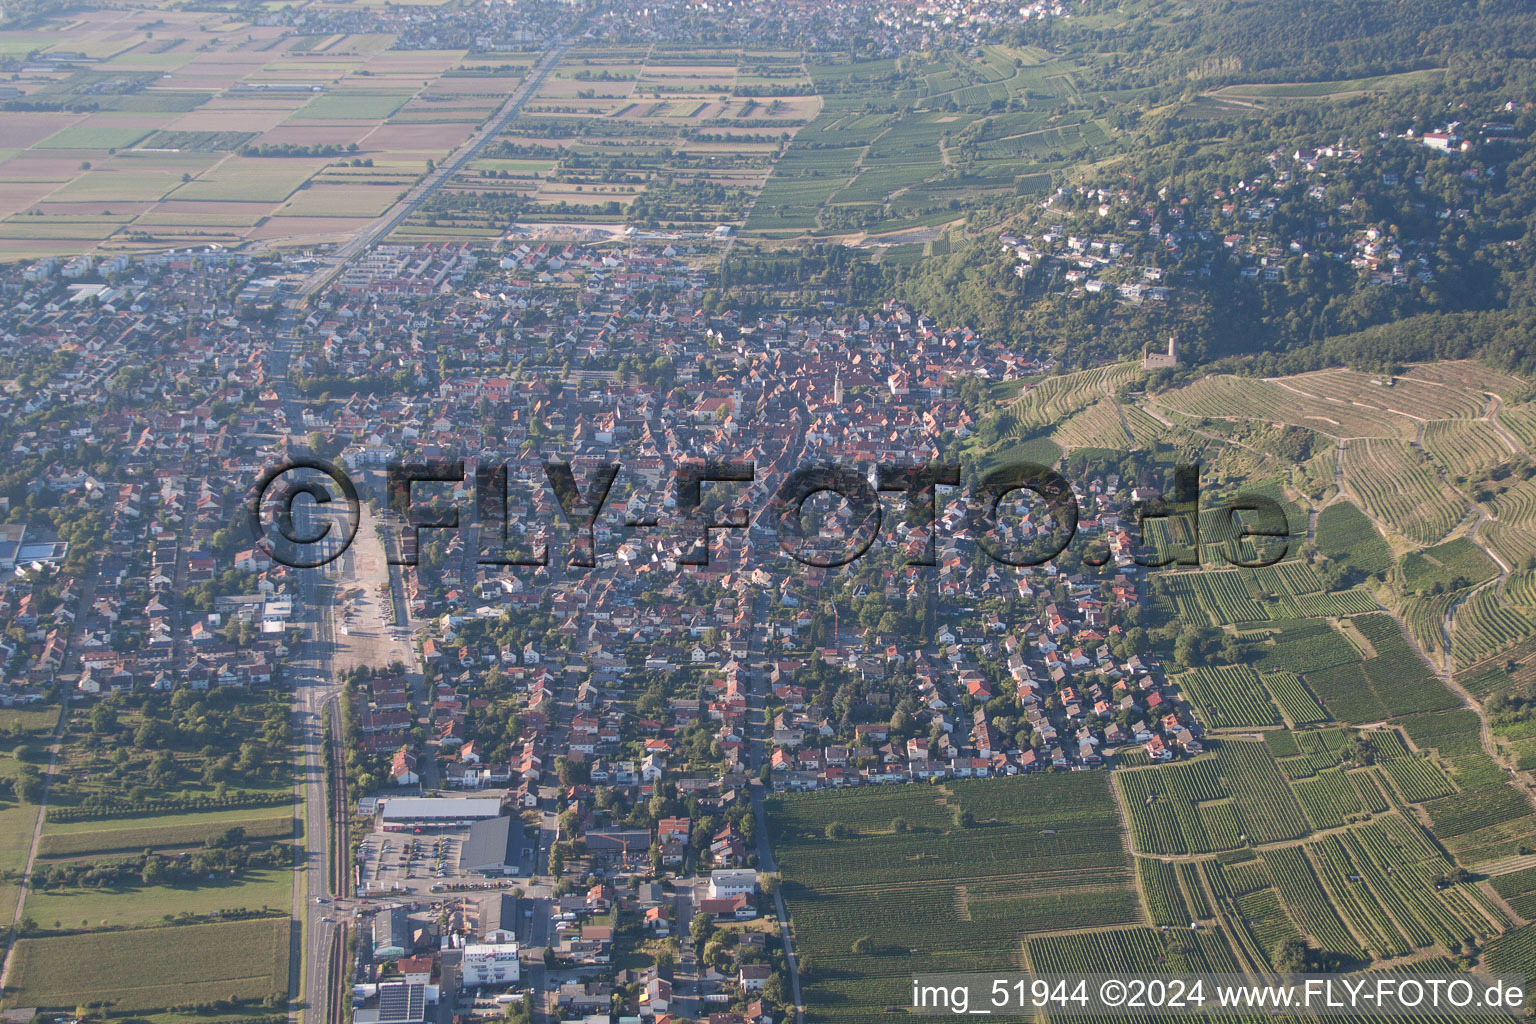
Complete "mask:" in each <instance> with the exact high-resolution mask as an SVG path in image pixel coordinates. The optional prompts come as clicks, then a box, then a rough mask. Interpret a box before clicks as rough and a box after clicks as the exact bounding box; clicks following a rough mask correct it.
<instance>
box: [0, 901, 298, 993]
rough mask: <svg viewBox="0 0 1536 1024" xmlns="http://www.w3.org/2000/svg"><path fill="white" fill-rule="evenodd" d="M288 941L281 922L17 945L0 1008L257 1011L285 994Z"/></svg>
mask: <svg viewBox="0 0 1536 1024" xmlns="http://www.w3.org/2000/svg"><path fill="white" fill-rule="evenodd" d="M289 933H290V927H289V921H288V918H287V917H279V918H258V919H254V920H249V921H232V922H223V923H219V924H197V925H183V926H174V927H168V928H140V929H129V930H124V931H114V932H102V933H97V934H79V935H57V936H46V937H43V938H23V939H19V940H17V943H16V948H15V951H14V952H13V954H12V956H13V964H12V974H11V979H10V986H9V987H8V989H7V992H6V995H5V998H4V1001H3V1003H0V1005H4V1006H6V1007H14V1006H39V1007H50V1008H54V1009H60V1010H72V1009H73V1008H74V1007H76V1006H78V1005H80V1004H82V1003H87V1004H97V1005H101V1006H104V1007H107V1008H109V1009H111V1010H112V1011H114V1012H117V1013H131V1012H135V1011H143V1010H160V1009H164V1008H165V1007H167V1006H181V1005H188V1004H194V1003H212V1002H215V1001H219V1000H234V1001H235V1002H237V1003H239V1004H244V1005H247V1006H249V1007H251V1008H252V1009H255V1008H257V1007H258V1006H259V1005H260V1004H261V1002H262V1000H266V999H270V998H274V997H277V998H281V997H282V996H283V995H284V994H285V993H286V992H287V990H288V950H289ZM84 963H89V964H91V965H92V967H91V969H90V970H89V971H81V970H80V965H81V964H84Z"/></svg>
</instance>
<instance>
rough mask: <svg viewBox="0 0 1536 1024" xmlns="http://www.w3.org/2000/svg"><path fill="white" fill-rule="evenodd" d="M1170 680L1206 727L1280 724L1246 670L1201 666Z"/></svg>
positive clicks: (1230, 667) (1256, 679) (1254, 679)
mask: <svg viewBox="0 0 1536 1024" xmlns="http://www.w3.org/2000/svg"><path fill="white" fill-rule="evenodd" d="M1174 678H1175V680H1176V681H1177V682H1178V684H1179V686H1180V687H1181V688H1183V689H1185V690H1187V691H1188V693H1189V696H1190V699H1191V700H1193V701H1194V702H1195V704H1196V705H1198V706H1199V708H1200V710H1201V712H1202V713H1203V717H1204V719H1205V722H1206V724H1208V725H1210V726H1212V727H1214V728H1218V729H1222V728H1257V727H1260V726H1267V725H1279V724H1280V714H1279V712H1277V711H1276V710H1275V706H1274V705H1273V704H1271V703H1270V701H1269V696H1268V694H1267V692H1266V691H1265V689H1264V687H1263V686H1262V685H1261V684H1260V683H1259V677H1258V676H1257V675H1256V674H1255V673H1254V671H1253V670H1252V669H1250V668H1243V667H1241V666H1237V665H1219V666H1201V667H1200V668H1196V669H1193V670H1191V671H1189V672H1185V673H1183V674H1182V675H1179V676H1175V677H1174Z"/></svg>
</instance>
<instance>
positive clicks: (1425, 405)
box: [1285, 369, 1488, 419]
mask: <svg viewBox="0 0 1536 1024" xmlns="http://www.w3.org/2000/svg"><path fill="white" fill-rule="evenodd" d="M1285 383H1286V385H1287V386H1288V387H1289V388H1290V389H1292V390H1293V391H1295V392H1300V393H1302V394H1307V395H1315V396H1317V397H1318V398H1320V399H1324V400H1327V401H1331V402H1334V403H1338V404H1340V405H1345V406H1357V407H1358V406H1368V407H1373V408H1376V409H1380V410H1382V411H1384V412H1388V413H1396V414H1398V415H1400V416H1406V417H1409V418H1412V419H1423V418H1425V415H1426V413H1428V412H1431V411H1432V412H1433V414H1434V416H1435V417H1436V418H1437V419H1438V418H1454V419H1467V418H1472V417H1477V416H1481V415H1482V414H1483V410H1484V409H1485V408H1486V407H1487V405H1488V399H1487V398H1486V397H1485V396H1484V395H1483V394H1482V391H1481V389H1480V388H1478V387H1475V386H1469V385H1468V384H1466V383H1461V382H1442V381H1435V380H1432V379H1431V378H1429V377H1426V376H1422V375H1408V374H1405V375H1402V376H1397V377H1391V378H1385V379H1384V378H1382V377H1380V376H1378V375H1377V374H1372V373H1362V372H1360V371H1358V370H1344V369H1335V370H1318V371H1315V372H1313V373H1302V374H1297V375H1296V376H1294V377H1289V378H1287V379H1286V381H1285Z"/></svg>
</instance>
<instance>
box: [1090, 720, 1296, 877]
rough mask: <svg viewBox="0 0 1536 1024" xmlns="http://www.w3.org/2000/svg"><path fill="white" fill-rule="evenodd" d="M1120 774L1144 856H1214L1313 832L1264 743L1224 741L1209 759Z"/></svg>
mask: <svg viewBox="0 0 1536 1024" xmlns="http://www.w3.org/2000/svg"><path fill="white" fill-rule="evenodd" d="M1114 774H1115V785H1116V786H1118V787H1119V789H1120V795H1121V799H1122V802H1123V803H1124V805H1125V807H1126V809H1127V811H1128V813H1129V815H1130V819H1131V839H1132V842H1133V843H1134V845H1135V848H1136V851H1137V852H1138V853H1149V854H1165V855H1166V854H1193V853H1212V852H1216V851H1219V850H1234V849H1237V848H1239V847H1242V846H1245V845H1247V844H1249V843H1268V842H1278V841H1281V840H1284V839H1296V838H1299V837H1301V836H1303V835H1306V834H1307V832H1308V831H1309V827H1308V825H1307V821H1306V818H1305V816H1304V815H1303V813H1302V810H1301V807H1300V806H1299V805H1298V804H1297V802H1296V798H1295V796H1294V795H1293V794H1292V792H1291V789H1290V787H1289V785H1288V784H1287V782H1286V780H1285V776H1284V775H1282V774H1281V772H1280V770H1279V767H1278V766H1277V765H1276V763H1275V760H1274V757H1273V756H1272V755H1271V754H1270V752H1269V750H1268V749H1267V748H1266V746H1265V744H1263V743H1261V742H1256V741H1253V740H1223V741H1221V742H1220V743H1219V744H1216V745H1215V751H1214V753H1212V754H1211V755H1209V756H1203V757H1199V758H1195V759H1193V760H1189V761H1182V762H1178V763H1175V764H1168V765H1157V766H1153V767H1148V768H1135V769H1127V770H1123V771H1117V772H1115V773H1114Z"/></svg>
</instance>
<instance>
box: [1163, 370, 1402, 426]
mask: <svg viewBox="0 0 1536 1024" xmlns="http://www.w3.org/2000/svg"><path fill="white" fill-rule="evenodd" d="M1159 403H1160V404H1161V405H1163V406H1164V407H1166V408H1168V409H1171V410H1173V411H1174V412H1179V413H1183V414H1184V415H1186V416H1195V417H1198V418H1200V419H1212V420H1223V419H1225V420H1258V421H1261V422H1264V423H1280V424H1285V425H1288V426H1294V427H1305V428H1307V429H1308V430H1315V431H1317V432H1318V433H1320V434H1326V435H1328V436H1330V437H1337V438H1350V437H1390V438H1409V437H1412V436H1413V435H1414V432H1415V427H1414V423H1413V421H1412V420H1410V419H1408V418H1407V417H1405V416H1399V415H1396V414H1394V413H1390V412H1385V411H1383V410H1380V409H1372V408H1368V407H1365V406H1357V405H1351V404H1349V403H1347V402H1339V401H1329V400H1324V399H1321V398H1317V397H1315V396H1311V395H1308V394H1306V393H1304V392H1302V391H1300V390H1298V389H1296V388H1294V387H1293V386H1290V385H1289V383H1288V382H1287V383H1279V382H1276V381H1270V380H1256V379H1254V378H1251V377H1226V376H1210V377H1203V378H1201V379H1200V380H1197V381H1195V382H1194V383H1192V384H1190V385H1188V386H1186V387H1183V388H1180V389H1178V390H1177V391H1174V392H1172V393H1170V394H1168V395H1165V396H1162V397H1161V398H1160V399H1159Z"/></svg>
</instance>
